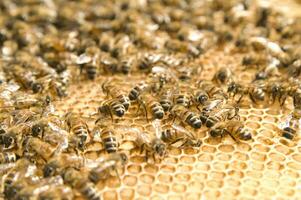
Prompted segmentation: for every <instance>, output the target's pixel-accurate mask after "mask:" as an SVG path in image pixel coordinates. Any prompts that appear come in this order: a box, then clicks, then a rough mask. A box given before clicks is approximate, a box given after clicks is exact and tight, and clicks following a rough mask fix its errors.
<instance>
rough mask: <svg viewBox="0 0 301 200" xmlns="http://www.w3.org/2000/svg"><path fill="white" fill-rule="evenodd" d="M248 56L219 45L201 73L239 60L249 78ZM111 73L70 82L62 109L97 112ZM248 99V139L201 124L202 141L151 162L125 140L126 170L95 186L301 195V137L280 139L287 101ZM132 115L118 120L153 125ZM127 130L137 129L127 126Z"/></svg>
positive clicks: (144, 195)
mask: <svg viewBox="0 0 301 200" xmlns="http://www.w3.org/2000/svg"><path fill="white" fill-rule="evenodd" d="M229 49H231V47H230V46H229ZM242 56H243V54H241V53H235V54H233V53H231V52H230V51H229V52H227V51H223V50H219V49H212V50H210V51H208V52H207V53H206V54H204V55H202V57H201V58H200V59H199V62H202V63H203V64H204V66H205V68H204V70H203V71H202V73H201V77H200V78H204V79H211V78H212V76H213V74H214V73H215V71H216V69H218V68H219V67H221V66H223V65H225V64H227V65H231V66H233V67H234V70H233V71H236V72H237V74H238V75H239V76H238V77H237V79H238V80H239V81H246V82H248V81H250V80H251V78H252V77H253V75H254V74H253V73H251V72H250V71H242V70H241V67H239V63H238V62H237V61H240V60H241V59H242ZM236 67H237V68H236ZM107 79H108V78H107V77H100V78H98V79H97V80H96V81H86V82H81V83H79V84H74V85H72V86H71V88H70V96H69V97H68V98H66V99H64V100H63V101H58V102H56V106H57V108H58V110H57V112H59V113H61V114H62V113H65V112H66V111H71V110H72V111H74V112H78V113H82V114H83V115H89V114H90V113H93V112H96V111H97V107H98V105H99V102H100V101H102V100H103V99H104V98H105V95H104V94H103V92H102V90H101V83H103V81H105V80H107ZM110 79H113V80H115V83H116V84H119V85H118V86H119V87H124V89H130V87H131V86H133V85H134V84H135V83H137V82H139V80H142V79H143V77H141V76H140V77H139V76H137V77H135V76H129V77H127V76H118V75H116V76H113V77H110ZM243 105H244V106H242V108H241V109H240V115H241V118H243V119H244V120H245V122H246V126H247V127H249V128H250V129H251V130H252V133H253V140H252V141H250V142H239V143H235V142H234V141H233V140H231V138H230V137H229V138H228V137H226V138H223V139H222V140H217V139H212V138H210V137H209V136H208V134H207V132H206V131H207V129H206V128H201V129H200V130H199V131H198V132H197V133H196V134H197V135H198V137H200V138H202V142H203V144H202V146H201V147H200V148H186V149H179V148H173V147H171V148H169V149H168V155H167V156H166V157H165V158H164V159H163V160H162V162H160V163H146V162H145V161H144V157H143V155H141V154H139V152H137V151H135V150H132V148H133V147H134V145H133V144H132V143H131V138H129V139H125V140H123V144H121V147H123V148H124V149H125V151H128V152H129V153H130V159H129V163H128V164H127V165H126V167H125V170H124V173H123V174H122V175H121V183H119V181H118V179H117V178H113V179H109V180H107V181H106V182H105V183H99V184H98V185H97V186H98V188H99V189H100V190H101V193H102V197H103V199H300V198H301V188H300V187H301V178H300V176H301V174H300V172H301V146H300V141H299V140H295V141H288V140H285V139H282V137H280V135H279V129H278V126H279V123H281V121H283V120H285V117H286V116H287V115H288V113H289V112H290V111H291V109H292V108H291V107H290V106H289V103H287V104H286V107H285V108H284V109H280V108H279V107H277V106H275V107H268V108H264V106H261V107H260V106H258V107H254V106H252V105H251V104H249V103H248V102H245V103H243ZM130 113H133V112H130ZM131 115H133V114H126V116H125V117H124V118H123V119H120V120H119V122H118V123H119V124H120V125H121V126H122V124H127V125H128V124H130V126H140V127H142V128H144V129H148V127H151V125H150V124H148V123H147V122H146V120H145V119H144V118H143V117H136V118H135V116H131ZM91 124H92V125H93V123H92V122H91ZM120 130H122V129H120ZM120 130H119V129H118V131H120ZM128 131H129V130H128ZM123 135H131V133H130V131H129V133H127V132H126V130H125V132H123ZM94 148H95V146H91V147H88V149H91V151H89V152H88V153H87V156H88V157H89V156H90V157H94V158H95V157H97V156H100V155H99V153H97V152H98V151H97V152H96V149H97V147H96V149H94ZM99 149H101V147H98V150H99Z"/></svg>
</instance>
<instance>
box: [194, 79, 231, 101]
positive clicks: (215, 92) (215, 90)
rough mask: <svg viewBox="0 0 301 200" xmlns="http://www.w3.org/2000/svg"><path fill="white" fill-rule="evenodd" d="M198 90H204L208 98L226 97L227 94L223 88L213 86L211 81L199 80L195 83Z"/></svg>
mask: <svg viewBox="0 0 301 200" xmlns="http://www.w3.org/2000/svg"><path fill="white" fill-rule="evenodd" d="M197 87H198V89H199V90H202V91H204V92H205V93H207V94H208V96H209V97H210V98H214V99H216V98H221V99H227V98H228V97H227V94H225V93H224V91H223V89H222V88H220V87H217V86H215V85H214V84H213V83H212V82H211V81H205V80H201V81H199V83H198V84H197Z"/></svg>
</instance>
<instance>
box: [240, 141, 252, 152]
mask: <svg viewBox="0 0 301 200" xmlns="http://www.w3.org/2000/svg"><path fill="white" fill-rule="evenodd" d="M236 148H237V150H239V151H243V152H247V151H250V150H251V146H250V145H249V144H247V143H242V142H241V143H238V144H237V147H236Z"/></svg>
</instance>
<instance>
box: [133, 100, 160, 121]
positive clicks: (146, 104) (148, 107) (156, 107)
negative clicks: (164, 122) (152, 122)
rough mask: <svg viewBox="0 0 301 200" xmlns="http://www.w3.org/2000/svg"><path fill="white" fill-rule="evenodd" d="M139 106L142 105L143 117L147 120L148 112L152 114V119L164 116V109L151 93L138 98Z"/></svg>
mask: <svg viewBox="0 0 301 200" xmlns="http://www.w3.org/2000/svg"><path fill="white" fill-rule="evenodd" d="M138 103H139V107H138V111H139V109H140V107H141V106H142V107H143V109H144V112H145V117H146V119H147V120H148V112H149V111H150V113H151V114H152V117H153V118H154V119H163V117H164V114H165V113H164V109H163V107H162V105H161V104H160V103H159V102H158V101H157V100H156V99H155V98H154V97H153V96H151V95H143V96H140V97H139V99H138Z"/></svg>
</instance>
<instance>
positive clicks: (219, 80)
mask: <svg viewBox="0 0 301 200" xmlns="http://www.w3.org/2000/svg"><path fill="white" fill-rule="evenodd" d="M212 81H213V82H215V83H216V84H218V85H223V84H227V83H229V82H231V81H233V72H232V71H231V70H230V69H229V67H222V68H220V69H219V70H218V71H217V72H216V73H215V74H214V76H213V79H212Z"/></svg>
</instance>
